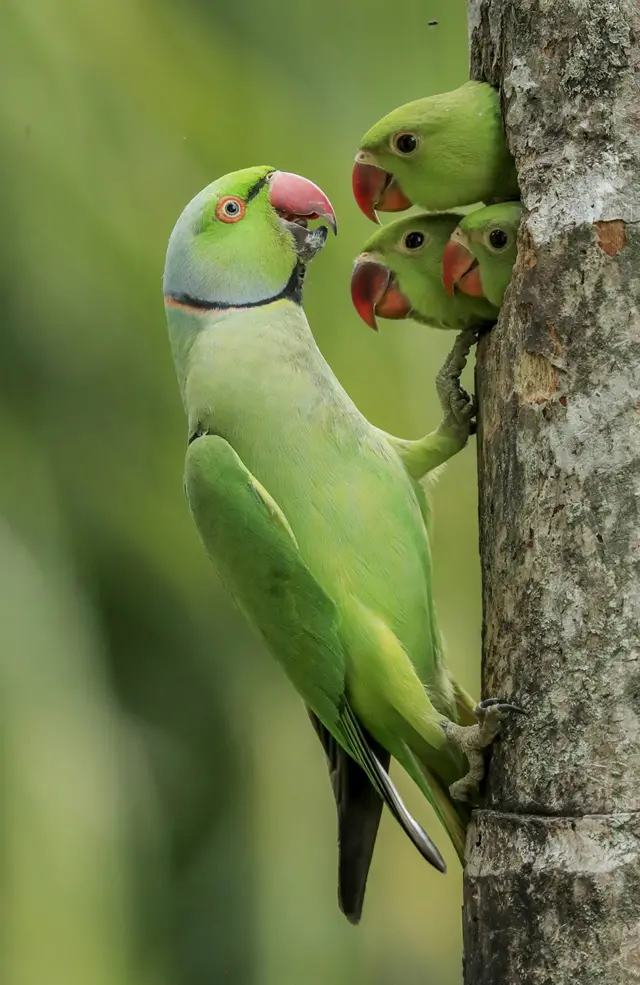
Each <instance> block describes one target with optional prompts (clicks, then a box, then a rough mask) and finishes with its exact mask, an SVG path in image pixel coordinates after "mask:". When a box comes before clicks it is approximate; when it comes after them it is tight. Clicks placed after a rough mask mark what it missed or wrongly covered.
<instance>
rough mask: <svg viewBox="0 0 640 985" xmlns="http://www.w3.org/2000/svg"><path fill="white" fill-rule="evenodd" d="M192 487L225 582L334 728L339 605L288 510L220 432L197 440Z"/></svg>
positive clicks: (188, 484)
mask: <svg viewBox="0 0 640 985" xmlns="http://www.w3.org/2000/svg"><path fill="white" fill-rule="evenodd" d="M185 488H186V493H187V499H188V501H189V506H190V508H191V512H192V514H193V517H194V520H195V522H196V525H197V527H198V531H199V533H200V537H201V538H202V541H203V543H204V546H205V548H206V550H207V553H208V554H209V556H210V558H211V560H212V561H213V563H214V566H215V567H216V570H217V571H218V574H219V575H220V578H221V580H222V582H223V583H224V584H225V586H226V587H227V588H228V590H229V591H230V593H231V594H232V596H233V597H234V599H235V601H236V603H237V604H238V607H239V608H240V609H241V611H242V612H243V614H244V615H245V617H246V618H247V619H248V621H249V622H250V623H251V624H252V625H253V626H254V627H255V628H256V629H257V631H258V632H259V633H260V635H261V636H262V637H263V639H264V640H265V642H266V643H267V646H268V647H269V649H270V650H271V651H272V653H273V655H274V656H275V657H276V659H277V660H278V661H279V663H280V664H281V665H282V667H283V669H284V671H285V673H286V674H287V676H288V677H289V678H290V680H291V682H292V683H293V685H294V687H295V688H296V690H297V691H298V693H299V694H300V695H301V697H302V698H303V699H304V701H305V702H306V704H308V705H309V707H310V708H312V709H313V711H314V712H315V713H316V715H318V717H319V718H320V720H321V721H322V722H324V724H325V725H326V726H327V728H329V729H330V731H331V732H333V733H335V729H336V726H337V723H338V719H339V716H340V709H341V706H342V703H343V699H344V682H345V660H344V653H343V647H342V643H341V641H340V638H339V635H338V629H337V625H338V616H337V611H336V606H335V604H334V603H333V601H332V600H331V599H330V598H329V597H328V596H327V594H326V593H325V592H324V591H323V590H322V588H321V587H320V585H318V583H317V581H316V580H315V578H314V577H313V576H312V575H311V573H310V571H309V569H308V568H307V566H306V564H305V563H304V562H303V560H302V558H301V557H300V552H299V550H298V545H297V543H296V539H295V537H294V535H293V531H292V530H291V527H290V525H289V523H288V521H287V519H286V517H285V516H284V514H283V513H282V510H281V509H280V507H279V506H278V505H277V503H276V502H275V500H274V499H273V498H272V497H271V496H270V495H269V493H268V492H267V490H266V489H264V487H263V486H261V484H260V483H259V482H258V481H257V479H255V478H254V476H253V475H252V474H251V473H250V472H249V470H248V469H247V468H246V467H245V465H244V464H243V462H242V461H241V460H240V458H239V457H238V455H237V454H236V452H235V451H234V449H233V448H232V447H231V445H230V444H229V443H228V442H227V441H225V440H224V439H223V438H221V437H218V436H217V435H208V434H207V435H203V436H202V437H199V438H196V440H195V441H193V442H192V443H191V444H190V446H189V449H188V452H187V459H186V467H185Z"/></svg>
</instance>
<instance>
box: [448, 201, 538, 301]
mask: <svg viewBox="0 0 640 985" xmlns="http://www.w3.org/2000/svg"><path fill="white" fill-rule="evenodd" d="M521 217H522V205H521V204H520V202H501V203H500V204H499V205H489V206H488V207H487V208H486V209H478V210H477V211H475V212H470V213H469V214H468V215H467V216H465V217H464V219H463V220H462V222H461V223H460V225H459V226H458V227H457V229H455V230H454V232H453V233H452V234H451V238H450V240H449V242H448V243H447V245H446V247H445V250H444V253H443V254H442V281H443V284H444V286H445V289H446V291H447V293H448V294H449V295H451V296H452V297H453V295H454V293H455V291H461V292H462V293H463V294H468V295H470V296H471V297H486V298H488V300H489V301H491V303H492V304H494V305H496V307H500V305H501V304H502V299H503V297H504V292H505V291H506V289H507V285H508V284H509V281H510V280H511V271H512V269H513V265H514V263H515V260H516V251H517V245H516V244H517V238H518V227H519V225H520V219H521Z"/></svg>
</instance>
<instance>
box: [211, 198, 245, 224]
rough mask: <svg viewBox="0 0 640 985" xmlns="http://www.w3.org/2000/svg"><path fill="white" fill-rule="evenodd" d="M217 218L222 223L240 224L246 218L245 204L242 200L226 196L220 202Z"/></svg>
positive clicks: (217, 208)
mask: <svg viewBox="0 0 640 985" xmlns="http://www.w3.org/2000/svg"><path fill="white" fill-rule="evenodd" d="M216 216H217V217H218V219H221V220H222V222H238V221H239V220H240V219H242V218H243V217H244V202H243V201H242V199H241V198H235V197H234V196H232V195H226V196H225V197H224V198H221V199H220V201H219V202H218V205H217V207H216Z"/></svg>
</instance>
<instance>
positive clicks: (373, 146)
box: [353, 82, 515, 222]
mask: <svg viewBox="0 0 640 985" xmlns="http://www.w3.org/2000/svg"><path fill="white" fill-rule="evenodd" d="M508 162H511V158H510V155H509V152H508V150H507V147H506V142H505V138H504V134H503V131H502V123H501V117H500V106H499V98H498V94H497V92H496V91H495V90H494V89H492V88H491V86H489V85H487V84H486V83H481V82H467V83H466V84H465V85H463V86H461V87H460V88H459V89H454V90H453V91H452V92H444V93H440V94H439V95H435V96H427V97H426V98H424V99H417V100H415V102H411V103H406V105H404V106H399V107H398V108H397V109H395V110H393V111H392V112H391V113H388V114H387V116H383V117H382V119H381V120H378V122H377V123H376V124H375V125H374V126H373V127H371V129H370V130H368V131H367V133H365V135H364V137H363V138H362V140H361V141H360V147H359V150H358V153H357V154H356V158H355V164H354V167H353V193H354V196H355V199H356V202H357V203H358V205H359V206H360V208H361V209H362V211H363V212H364V214H365V215H366V216H367V217H368V218H369V219H372V220H373V221H374V222H377V221H378V219H377V215H376V212H401V211H404V209H408V208H409V207H410V206H411V205H419V206H421V207H422V208H424V209H429V210H432V211H437V210H439V209H450V208H460V207H462V206H464V205H471V204H473V203H475V202H479V201H484V200H487V199H488V198H495V197H498V193H499V189H498V188H497V187H496V183H497V182H498V181H499V176H500V175H501V173H502V170H501V169H502V168H505V167H506V168H507V170H508V171H509V172H511V164H512V162H511V163H508ZM507 165H508V167H507ZM514 173H515V172H514ZM513 180H515V179H513ZM511 192H512V188H511V186H510V187H509V188H508V189H505V193H504V194H503V195H501V196H500V197H503V198H509V197H512V195H511Z"/></svg>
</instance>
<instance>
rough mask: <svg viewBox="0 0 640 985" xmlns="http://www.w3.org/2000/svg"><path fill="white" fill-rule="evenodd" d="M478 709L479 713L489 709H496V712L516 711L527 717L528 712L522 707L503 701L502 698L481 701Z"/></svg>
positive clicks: (477, 706)
mask: <svg viewBox="0 0 640 985" xmlns="http://www.w3.org/2000/svg"><path fill="white" fill-rule="evenodd" d="M476 708H477V709H478V710H479V711H486V710H487V709H488V708H495V709H496V711H515V712H516V713H517V714H518V715H526V714H527V711H526V710H525V709H524V708H521V707H520V705H514V704H511V703H510V702H508V701H503V700H502V698H485V699H484V701H480V702H479V703H478V704H477V705H476Z"/></svg>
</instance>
